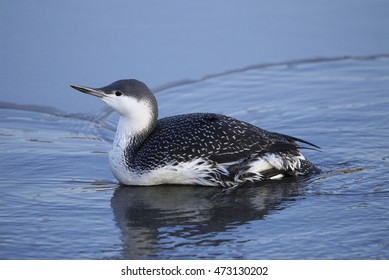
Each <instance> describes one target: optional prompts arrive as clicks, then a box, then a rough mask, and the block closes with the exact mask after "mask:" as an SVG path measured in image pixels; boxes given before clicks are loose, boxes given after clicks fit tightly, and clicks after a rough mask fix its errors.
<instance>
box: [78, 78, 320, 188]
mask: <svg viewBox="0 0 389 280" xmlns="http://www.w3.org/2000/svg"><path fill="white" fill-rule="evenodd" d="M72 87H73V88H75V89H77V90H80V91H82V92H84V93H88V94H91V95H94V96H97V97H100V98H102V100H103V101H105V102H106V103H107V104H108V105H110V106H112V107H113V108H114V109H115V110H116V111H118V112H119V114H120V119H119V123H118V127H117V132H116V136H115V139H114V143H113V148H112V151H111V152H110V156H109V159H110V165H111V169H112V172H113V174H114V176H115V177H116V178H117V179H118V180H119V182H120V183H122V184H125V185H161V184H192V185H204V186H222V187H224V188H226V189H234V188H236V187H238V186H241V185H243V184H245V183H247V182H257V181H261V180H265V179H279V178H282V177H283V176H285V175H293V176H297V175H305V174H308V173H311V172H313V171H317V169H316V167H314V165H313V164H312V163H310V162H309V161H308V160H306V158H305V157H304V156H303V155H302V154H301V152H300V151H299V148H301V146H300V144H299V143H304V144H307V145H309V146H312V147H315V148H318V147H317V146H315V145H313V144H311V143H309V142H306V141H304V140H301V139H298V138H294V137H291V136H287V135H283V134H279V133H274V132H269V131H266V130H263V129H261V128H258V127H256V126H254V125H252V124H249V123H247V122H243V121H240V120H237V119H235V118H232V117H228V116H224V115H220V114H213V113H194V114H184V115H176V116H172V117H166V118H162V119H159V120H158V106H157V101H156V99H155V97H154V95H153V94H152V92H151V91H150V90H149V89H148V88H147V86H146V85H145V84H143V83H142V82H139V81H137V80H120V81H117V82H114V83H112V84H111V85H108V86H106V87H103V88H99V89H94V88H87V87H80V86H72Z"/></svg>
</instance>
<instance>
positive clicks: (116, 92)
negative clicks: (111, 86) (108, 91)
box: [115, 90, 123, 96]
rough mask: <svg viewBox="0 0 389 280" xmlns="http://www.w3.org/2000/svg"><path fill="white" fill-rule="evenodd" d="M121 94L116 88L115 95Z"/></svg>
mask: <svg viewBox="0 0 389 280" xmlns="http://www.w3.org/2000/svg"><path fill="white" fill-rule="evenodd" d="M122 94H123V93H121V92H120V91H118V90H117V91H115V95H116V96H121V95H122Z"/></svg>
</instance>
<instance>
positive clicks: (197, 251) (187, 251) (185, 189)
mask: <svg viewBox="0 0 389 280" xmlns="http://www.w3.org/2000/svg"><path fill="white" fill-rule="evenodd" d="M13 2H14V3H9V2H6V1H0V5H1V9H0V20H1V22H2V24H1V25H0V36H1V38H2V41H1V47H0V58H1V66H0V71H1V73H0V74H1V75H0V76H1V78H0V79H1V85H2V89H1V92H0V157H1V160H0V258H1V259H123V258H130V259H201V258H204V259H388V258H389V253H388V252H389V237H388V234H387V233H388V231H389V219H388V213H389V203H388V202H389V175H388V167H389V164H388V161H389V149H388V139H389V113H388V109H387V108H389V92H388V91H389V56H388V55H385V53H387V52H388V47H387V46H389V36H388V30H387V28H386V26H388V21H389V16H388V14H389V9H388V7H389V5H388V3H387V2H385V1H340V2H339V1H336V5H335V4H334V3H335V1H334V3H332V4H328V1H327V2H325V1H317V2H315V3H314V4H313V3H311V2H309V1H298V2H299V4H300V5H294V6H293V7H290V6H288V5H287V1H277V3H267V1H266V2H265V1H264V2H261V1H247V3H245V4H241V3H242V2H240V1H239V3H238V2H236V3H235V2H229V3H228V4H224V2H223V4H222V3H221V2H217V1H215V2H213V4H201V3H198V2H193V3H191V4H185V6H184V4H180V3H179V2H178V1H166V2H163V4H162V2H160V1H155V2H153V5H150V4H147V5H146V4H142V3H141V1H131V2H130V4H128V3H127V2H126V1H113V2H109V4H101V3H99V4H96V5H94V4H92V3H94V2H89V3H88V1H84V2H83V3H78V2H77V1H74V2H73V1H66V2H64V3H62V2H58V3H55V5H54V4H53V3H54V2H51V1H50V2H49V1H48V2H47V3H46V2H42V4H41V5H36V4H32V2H31V1H25V2H23V1H13ZM30 2H31V3H30ZM188 3H189V2H188ZM350 7H352V9H351V8H350ZM103 15H104V16H105V17H103ZM210 27H212V28H210ZM375 54H378V55H375ZM380 54H382V55H380ZM343 55H347V56H348V57H342V56H343ZM318 56H327V57H329V59H317V58H316V57H318ZM302 58H307V59H302ZM296 59H302V60H301V61H295V60H296ZM283 61H285V62H283ZM293 61H294V62H293ZM272 62H277V63H274V64H273V65H270V64H271V63H272ZM278 62H279V63H278ZM255 64H258V65H256V66H253V67H248V68H244V67H245V66H247V65H255ZM266 64H268V65H266ZM241 67H243V68H241ZM234 69H238V70H236V71H234ZM217 73H220V74H217ZM207 74H216V75H211V76H208V77H206V78H201V77H204V75H207ZM127 77H135V78H138V79H142V80H144V81H146V82H147V83H148V84H150V86H152V87H153V88H156V89H157V92H158V93H157V99H158V101H159V107H160V116H161V117H164V116H168V115H173V114H179V113H187V112H200V111H201V112H217V113H223V114H227V115H231V116H234V117H237V118H240V119H242V120H245V121H248V122H251V123H253V124H255V125H258V126H260V127H262V128H265V129H268V130H273V131H278V132H281V133H286V134H290V135H293V136H296V137H300V138H303V139H306V140H308V141H311V142H313V143H315V144H317V145H319V146H321V147H322V151H321V152H315V151H306V155H307V156H308V157H309V158H310V159H311V160H312V161H313V162H315V163H316V164H317V165H318V166H319V167H320V168H321V169H322V171H323V172H322V173H321V174H319V175H315V176H313V177H309V178H300V179H286V180H282V181H277V182H265V183H261V184H257V185H253V186H250V187H247V188H242V189H239V190H237V191H236V192H235V193H233V194H232V195H218V189H217V188H207V187H193V186H164V187H161V186H158V187H120V186H118V184H117V182H116V180H115V179H114V178H113V176H112V174H111V173H110V170H109V166H108V158H107V153H108V151H109V149H110V146H111V141H112V138H113V136H114V130H115V125H116V121H117V115H116V114H113V113H112V112H111V111H110V110H109V109H107V108H106V107H103V105H101V104H100V103H98V101H97V100H94V99H93V98H92V97H89V96H83V95H82V94H78V93H76V92H72V90H71V89H70V88H68V84H70V83H76V84H84V85H90V86H101V85H104V84H107V83H109V82H112V81H113V80H116V79H119V78H127ZM186 78H188V79H191V80H192V81H187V82H183V83H173V84H171V85H170V86H162V87H159V86H161V85H163V84H166V83H168V82H171V81H178V80H182V79H186ZM42 106H50V107H42Z"/></svg>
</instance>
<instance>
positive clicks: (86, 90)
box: [70, 85, 106, 98]
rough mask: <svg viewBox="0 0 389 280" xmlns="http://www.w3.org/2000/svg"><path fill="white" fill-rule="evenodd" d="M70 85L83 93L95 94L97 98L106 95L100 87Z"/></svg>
mask: <svg viewBox="0 0 389 280" xmlns="http://www.w3.org/2000/svg"><path fill="white" fill-rule="evenodd" d="M70 86H71V87H72V88H74V89H76V90H78V91H81V92H83V93H86V94H90V95H93V96H96V97H99V98H103V97H104V96H106V95H105V93H104V92H103V91H101V90H100V89H96V88H89V87H82V86H75V85H70Z"/></svg>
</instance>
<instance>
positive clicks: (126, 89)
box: [70, 79, 158, 122]
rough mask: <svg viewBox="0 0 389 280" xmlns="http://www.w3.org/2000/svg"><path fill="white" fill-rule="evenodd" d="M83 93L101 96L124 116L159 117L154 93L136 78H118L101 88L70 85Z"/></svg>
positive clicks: (153, 119) (133, 117)
mask: <svg viewBox="0 0 389 280" xmlns="http://www.w3.org/2000/svg"><path fill="white" fill-rule="evenodd" d="M70 86H71V87H72V88H74V89H76V90H78V91H81V92H83V93H86V94H89V95H93V96H96V97H99V98H100V99H101V100H102V101H104V102H105V103H107V104H108V105H109V106H111V107H112V108H113V109H115V110H116V111H117V112H118V113H119V114H120V115H121V116H122V117H125V118H129V119H133V120H134V121H136V120H137V118H140V117H142V116H143V118H146V117H148V116H147V115H149V116H151V119H152V121H153V122H156V120H157V118H158V105H157V100H156V99H155V96H154V94H153V93H152V92H151V90H150V89H149V88H148V87H147V86H146V85H145V84H144V83H143V82H141V81H138V80H135V79H128V80H118V81H116V82H113V83H112V84H109V85H107V86H104V87H101V88H91V87H85V86H75V85H70Z"/></svg>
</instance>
